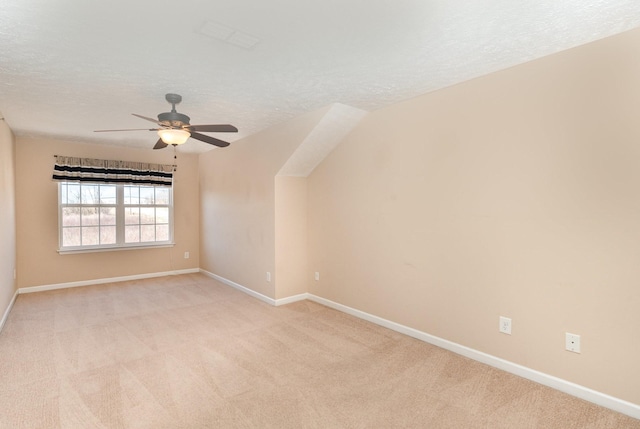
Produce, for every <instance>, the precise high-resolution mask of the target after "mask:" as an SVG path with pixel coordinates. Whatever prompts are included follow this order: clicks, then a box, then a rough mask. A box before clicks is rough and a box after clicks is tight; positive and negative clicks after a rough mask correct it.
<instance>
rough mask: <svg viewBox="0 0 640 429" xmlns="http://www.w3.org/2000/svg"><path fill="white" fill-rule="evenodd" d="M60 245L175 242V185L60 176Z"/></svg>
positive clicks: (72, 247)
mask: <svg viewBox="0 0 640 429" xmlns="http://www.w3.org/2000/svg"><path fill="white" fill-rule="evenodd" d="M58 196H59V204H58V206H59V216H58V218H59V222H60V223H59V231H60V238H59V240H60V250H61V251H66V250H71V251H73V250H89V249H105V248H126V247H139V246H158V245H167V244H172V242H173V222H172V217H173V215H172V212H173V206H172V188H171V187H166V186H164V187H160V186H143V185H128V184H127V185H124V184H94V183H76V182H59V184H58Z"/></svg>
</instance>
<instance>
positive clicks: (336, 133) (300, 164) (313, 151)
mask: <svg viewBox="0 0 640 429" xmlns="http://www.w3.org/2000/svg"><path fill="white" fill-rule="evenodd" d="M366 114H367V112H366V111H364V110H360V109H356V108H355V107H351V106H346V105H344V104H340V103H335V104H333V105H332V106H331V107H330V108H329V110H328V111H327V113H325V115H324V116H323V117H322V119H321V120H320V121H319V122H318V124H317V125H316V126H315V127H314V128H313V129H312V130H311V132H310V133H309V134H308V135H307V137H306V138H305V139H304V140H303V141H302V143H301V144H300V146H298V148H297V149H296V150H295V151H294V152H293V154H292V155H291V157H289V159H288V160H287V162H286V163H285V164H284V165H283V166H282V168H280V171H278V174H277V175H278V176H295V177H307V176H308V175H309V174H311V172H312V171H313V170H314V169H315V168H316V167H317V166H318V164H320V163H321V162H322V160H323V159H325V158H326V157H327V155H329V153H330V152H331V151H332V150H333V149H334V148H335V147H336V146H337V145H338V144H339V143H340V142H341V141H342V139H344V138H345V137H346V136H347V134H349V132H351V130H353V129H354V128H355V126H356V125H357V124H358V122H360V120H361V119H362V118H363V117H364V116H365V115H366Z"/></svg>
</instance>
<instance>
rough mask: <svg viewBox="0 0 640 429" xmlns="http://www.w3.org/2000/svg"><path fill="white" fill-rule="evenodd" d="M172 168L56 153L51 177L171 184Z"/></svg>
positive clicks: (77, 180)
mask: <svg viewBox="0 0 640 429" xmlns="http://www.w3.org/2000/svg"><path fill="white" fill-rule="evenodd" d="M173 171H174V166H173V165H163V164H148V163H145V162H129V161H111V160H106V159H91V158H75V157H72V156H60V155H56V162H55V166H54V167H53V180H54V181H57V182H93V183H123V184H135V185H152V186H171V184H172V181H173Z"/></svg>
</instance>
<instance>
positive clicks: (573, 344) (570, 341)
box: [565, 332, 580, 353]
mask: <svg viewBox="0 0 640 429" xmlns="http://www.w3.org/2000/svg"><path fill="white" fill-rule="evenodd" d="M565 343H566V345H565V348H566V349H567V350H568V351H570V352H573V353H580V335H578V334H570V333H568V332H565Z"/></svg>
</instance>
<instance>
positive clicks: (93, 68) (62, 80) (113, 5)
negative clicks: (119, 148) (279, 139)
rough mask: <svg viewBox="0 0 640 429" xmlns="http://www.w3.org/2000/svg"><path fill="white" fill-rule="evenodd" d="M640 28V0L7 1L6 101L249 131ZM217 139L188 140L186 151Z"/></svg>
mask: <svg viewBox="0 0 640 429" xmlns="http://www.w3.org/2000/svg"><path fill="white" fill-rule="evenodd" d="M639 26H640V1H638V0H538V1H534V0H528V1H523V0H457V1H454V0H431V1H429V0H403V1H397V2H391V1H389V0H347V1H345V0H339V1H338V0H322V1H311V0H307V1H304V0H303V1H300V0H272V1H269V2H265V1H262V0H234V1H215V0H181V1H180V2H178V1H169V0H135V1H131V0H127V1H124V0H111V1H88V0H3V1H2V6H1V8H0V111H1V112H2V113H3V114H4V116H5V118H6V121H7V122H8V124H9V126H10V127H11V128H12V129H13V130H14V132H15V133H16V134H17V135H29V134H34V135H38V134H44V135H50V136H54V137H60V138H67V139H73V140H78V141H90V142H98V143H107V144H121V145H129V146H139V147H149V148H150V147H152V146H153V144H154V143H155V141H156V140H157V137H156V136H155V135H154V134H152V133H150V132H146V131H138V132H133V131H132V132H121V133H110V134H106V133H99V134H96V133H93V132H92V131H93V130H97V129H112V128H145V127H148V126H149V125H151V126H152V127H153V124H150V123H148V122H145V121H144V120H141V119H138V118H135V117H133V116H132V115H131V113H138V114H141V115H144V116H151V117H155V116H156V115H157V114H158V113H160V112H166V111H168V110H169V109H170V106H169V105H168V104H167V103H166V102H165V100H164V94H165V93H167V92H176V93H178V94H181V95H182V96H183V102H182V104H180V105H179V106H178V111H179V112H181V113H184V114H187V115H189V116H190V117H191V123H192V124H209V123H231V124H234V125H236V126H237V127H238V128H239V129H240V133H238V135H233V136H231V137H230V136H229V135H221V134H218V135H216V134H212V135H214V136H215V137H218V138H223V139H224V138H229V140H230V141H233V140H235V139H238V138H242V137H244V136H247V135H250V134H253V133H256V132H258V131H260V130H262V129H264V128H267V127H270V126H273V125H275V124H277V123H279V122H282V121H284V120H287V119H289V118H291V117H294V116H297V115H299V114H302V113H306V112H309V111H312V110H316V109H318V108H321V107H324V106H328V105H330V104H332V103H341V104H344V105H347V106H352V107H354V108H357V109H361V110H374V109H378V108H380V107H383V106H386V105H388V104H391V103H394V102H398V101H401V100H404V99H407V98H411V97H414V96H416V95H419V94H422V93H425V92H428V91H432V90H435V89H438V88H441V87H444V86H449V85H452V84H455V83H458V82H461V81H464V80H468V79H470V78H473V77H476V76H479V75H483V74H486V73H490V72H492V71H496V70H499V69H503V68H506V67H509V66H513V65H516V64H519V63H522V62H525V61H529V60H532V59H535V58H538V57H541V56H544V55H548V54H551V53H554V52H557V51H559V50H563V49H567V48H570V47H573V46H576V45H580V44H583V43H587V42H590V41H593V40H596V39H599V38H603V37H606V36H609V35H612V34H616V33H619V32H622V31H625V30H629V29H632V28H635V27H639ZM210 148H212V146H209V145H206V144H204V143H201V142H197V141H194V140H190V141H189V144H187V145H184V146H183V147H182V148H181V149H182V150H184V151H192V152H201V151H204V150H208V149H210Z"/></svg>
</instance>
